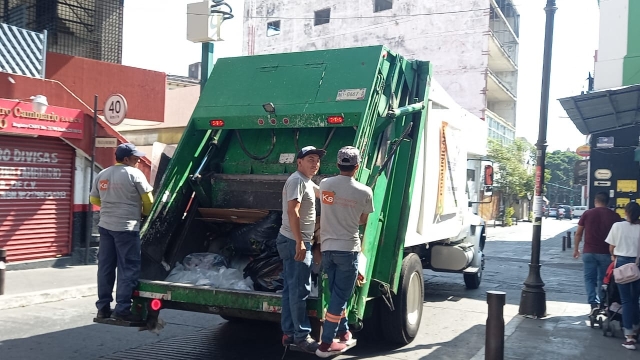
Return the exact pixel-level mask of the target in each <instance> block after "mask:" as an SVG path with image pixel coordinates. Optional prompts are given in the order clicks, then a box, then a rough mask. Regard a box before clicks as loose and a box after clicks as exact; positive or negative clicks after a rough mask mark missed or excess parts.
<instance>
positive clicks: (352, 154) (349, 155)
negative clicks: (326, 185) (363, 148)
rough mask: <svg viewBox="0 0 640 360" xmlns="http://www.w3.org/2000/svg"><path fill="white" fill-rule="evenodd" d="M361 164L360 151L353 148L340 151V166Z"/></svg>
mask: <svg viewBox="0 0 640 360" xmlns="http://www.w3.org/2000/svg"><path fill="white" fill-rule="evenodd" d="M357 164H360V150H358V149H356V148H354V147H353V146H345V147H343V148H342V149H340V150H338V165H357Z"/></svg>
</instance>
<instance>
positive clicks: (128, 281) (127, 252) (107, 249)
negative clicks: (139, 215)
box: [96, 227, 141, 315]
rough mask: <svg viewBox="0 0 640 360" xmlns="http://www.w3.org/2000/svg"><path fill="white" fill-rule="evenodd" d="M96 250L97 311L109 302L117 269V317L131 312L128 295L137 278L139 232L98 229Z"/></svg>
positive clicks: (138, 269) (138, 275) (129, 295)
mask: <svg viewBox="0 0 640 360" xmlns="http://www.w3.org/2000/svg"><path fill="white" fill-rule="evenodd" d="M98 230H99V231H100V248H99V249H98V301H97V302H96V307H97V308H98V310H102V309H108V306H110V304H111V302H112V301H113V296H112V294H113V285H114V283H115V280H116V268H117V270H118V288H117V289H116V308H115V313H116V314H118V315H128V314H130V313H131V295H133V291H134V290H135V288H136V286H138V278H139V277H140V263H141V261H140V233H139V232H137V231H111V230H107V229H105V228H102V227H99V228H98Z"/></svg>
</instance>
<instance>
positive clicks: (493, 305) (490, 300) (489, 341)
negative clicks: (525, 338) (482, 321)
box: [484, 291, 507, 360]
mask: <svg viewBox="0 0 640 360" xmlns="http://www.w3.org/2000/svg"><path fill="white" fill-rule="evenodd" d="M506 299H507V293H505V292H502V291H487V304H489V314H488V315H487V330H486V331H487V333H486V335H485V343H484V346H485V352H484V358H485V360H503V359H504V314H503V311H504V305H505V303H506Z"/></svg>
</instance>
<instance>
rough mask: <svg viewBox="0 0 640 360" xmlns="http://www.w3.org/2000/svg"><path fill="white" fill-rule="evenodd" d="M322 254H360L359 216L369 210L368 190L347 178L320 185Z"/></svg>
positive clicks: (337, 178) (371, 200)
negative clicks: (342, 252) (323, 252)
mask: <svg viewBox="0 0 640 360" xmlns="http://www.w3.org/2000/svg"><path fill="white" fill-rule="evenodd" d="M320 195H321V202H320V203H321V204H320V206H321V210H322V211H321V213H322V216H320V243H321V248H322V251H360V234H359V228H360V224H359V223H360V216H361V215H362V214H370V213H372V212H373V211H374V208H373V193H372V191H371V188H369V187H368V186H366V185H364V184H361V183H359V182H357V181H356V180H355V179H354V178H352V177H349V176H343V175H338V176H334V177H331V178H327V179H324V180H322V181H321V182H320Z"/></svg>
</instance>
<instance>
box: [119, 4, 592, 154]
mask: <svg viewBox="0 0 640 360" xmlns="http://www.w3.org/2000/svg"><path fill="white" fill-rule="evenodd" d="M191 2H196V0H127V1H125V3H124V4H125V5H124V8H125V10H124V34H123V54H122V62H123V64H124V65H128V66H134V67H139V68H144V69H150V70H156V71H162V72H165V73H167V74H173V75H187V72H188V66H189V64H192V63H195V62H198V61H200V57H201V55H200V54H201V45H200V44H194V43H191V42H190V41H188V40H187V30H186V29H187V15H186V13H187V4H188V3H191ZM227 3H229V4H230V5H231V6H232V7H233V13H234V15H236V17H235V19H232V20H230V21H227V22H225V23H224V25H223V27H222V35H221V37H222V38H223V39H224V40H225V41H224V42H216V43H215V49H214V58H216V59H217V58H218V57H231V56H240V55H242V41H243V39H242V27H243V19H242V15H243V12H244V11H243V8H244V0H227ZM514 3H515V4H516V7H517V9H518V11H519V12H520V50H519V55H518V59H519V60H518V67H519V72H518V109H517V127H516V128H517V134H516V135H517V136H523V137H526V138H527V139H528V140H529V142H531V143H532V144H535V143H536V141H537V138H538V124H539V119H540V90H541V85H542V60H543V50H544V31H545V16H546V15H545V11H544V6H545V5H546V0H514ZM557 6H558V10H557V12H556V16H555V30H554V45H553V58H552V65H551V90H550V100H549V117H548V129H547V144H548V151H553V150H567V149H570V150H572V151H574V150H575V149H576V148H577V147H578V146H580V145H582V144H584V143H585V136H584V135H582V134H580V132H578V130H576V128H575V126H574V125H573V123H572V122H571V120H570V119H569V118H567V114H566V113H565V112H564V110H563V109H562V106H561V105H560V102H558V100H557V99H559V98H562V97H567V96H574V95H579V94H580V92H581V91H583V90H585V91H586V87H587V81H586V79H587V77H588V74H589V72H590V71H591V72H592V71H593V67H594V55H595V51H596V49H597V48H598V20H599V17H598V3H597V1H596V0H557Z"/></svg>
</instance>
